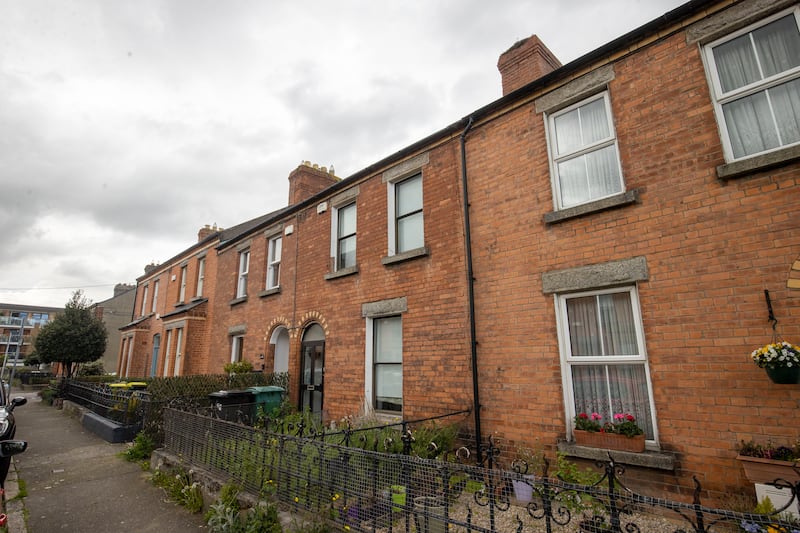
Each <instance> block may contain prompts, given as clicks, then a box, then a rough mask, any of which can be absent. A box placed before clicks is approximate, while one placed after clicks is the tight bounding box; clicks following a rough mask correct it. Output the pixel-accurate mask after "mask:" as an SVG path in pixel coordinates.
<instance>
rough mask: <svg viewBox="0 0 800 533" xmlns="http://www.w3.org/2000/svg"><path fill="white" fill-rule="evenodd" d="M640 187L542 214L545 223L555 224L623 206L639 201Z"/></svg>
mask: <svg viewBox="0 0 800 533" xmlns="http://www.w3.org/2000/svg"><path fill="white" fill-rule="evenodd" d="M641 190H642V189H641V188H638V189H631V190H630V191H625V192H623V193H621V194H616V195H614V196H609V197H608V198H603V199H602V200H596V201H594V202H589V203H587V204H582V205H577V206H575V207H567V208H566V209H559V210H558V211H551V212H549V213H545V214H544V223H545V224H556V223H558V222H563V221H565V220H570V219H572V218H576V217H582V216H584V215H590V214H592V213H597V212H599V211H605V210H606V209H613V208H616V207H623V206H626V205H630V204H635V203H637V202H639V196H640V193H641Z"/></svg>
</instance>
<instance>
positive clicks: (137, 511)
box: [9, 393, 207, 533]
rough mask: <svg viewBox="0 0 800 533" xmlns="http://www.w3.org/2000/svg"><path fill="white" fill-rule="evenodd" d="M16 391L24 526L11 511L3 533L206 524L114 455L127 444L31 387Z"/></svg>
mask: <svg viewBox="0 0 800 533" xmlns="http://www.w3.org/2000/svg"><path fill="white" fill-rule="evenodd" d="M14 395H17V396H18V395H20V394H14ZM21 395H24V396H26V397H27V398H28V403H27V404H26V405H23V406H21V407H18V408H17V409H16V410H15V411H14V416H15V417H16V420H17V434H16V438H17V439H22V440H27V441H28V449H27V451H25V452H24V453H22V454H20V455H17V456H15V457H14V468H12V472H13V471H14V470H16V476H17V478H18V479H19V480H20V482H21V483H24V487H25V490H26V491H27V496H25V497H24V498H23V499H22V506H23V507H24V509H25V510H26V511H27V515H28V517H27V524H23V525H24V529H23V530H20V529H18V528H17V527H18V526H17V525H16V524H18V523H19V520H17V517H14V520H15V527H14V528H9V533H20V531H25V533H50V532H55V531H60V532H76V533H83V532H87V531H90V532H100V531H109V532H112V531H113V532H126V531H136V532H151V531H152V532H156V531H158V532H163V531H172V532H183V531H197V530H204V529H207V528H206V525H205V522H204V520H203V515H202V513H200V514H192V513H190V512H188V511H187V510H186V509H184V508H183V507H180V506H179V505H176V504H174V503H172V502H170V501H169V500H168V499H167V497H166V494H165V493H164V491H163V490H162V489H160V488H158V487H155V486H154V485H153V484H152V483H150V481H149V479H148V478H149V473H148V472H145V471H143V470H142V468H141V467H140V465H139V464H137V463H131V462H128V461H125V460H124V459H122V458H120V457H119V453H120V452H122V451H124V450H125V448H126V446H127V445H126V444H110V443H108V442H106V441H104V440H103V439H101V438H100V437H98V436H96V435H95V434H93V433H91V432H90V431H88V430H86V429H84V427H83V426H82V425H81V422H80V419H79V418H78V417H74V416H70V415H69V414H67V412H66V411H64V410H60V409H56V408H54V407H50V406H48V405H46V404H44V403H42V401H41V399H40V398H39V397H38V396H37V395H36V394H35V393H22V394H21ZM9 518H10V519H11V518H12V517H11V516H9ZM10 522H11V520H10ZM9 525H11V524H9Z"/></svg>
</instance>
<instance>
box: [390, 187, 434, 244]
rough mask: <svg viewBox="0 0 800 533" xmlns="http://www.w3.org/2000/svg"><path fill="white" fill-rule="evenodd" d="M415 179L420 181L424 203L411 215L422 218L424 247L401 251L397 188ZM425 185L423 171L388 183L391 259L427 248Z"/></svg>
mask: <svg viewBox="0 0 800 533" xmlns="http://www.w3.org/2000/svg"><path fill="white" fill-rule="evenodd" d="M415 179H419V180H420V184H421V186H422V202H421V205H420V206H419V209H418V210H415V211H414V212H413V213H411V215H414V214H417V213H419V214H420V215H421V216H422V245H421V246H419V247H417V248H411V249H408V250H399V249H398V248H399V247H398V243H397V222H398V218H397V192H396V191H397V187H398V186H401V185H402V184H403V183H408V182H410V181H412V180H415ZM424 185H425V181H424V179H423V175H422V172H421V171H416V172H414V173H412V174H406V175H403V176H402V177H398V178H395V179H392V180H391V181H389V182H388V183H387V195H388V200H387V207H388V209H387V212H388V226H389V228H388V229H389V238H388V243H389V250H388V254H387V255H389V256H390V257H391V256H394V255H398V254H402V253H406V252H409V251H412V250H417V249H419V248H421V247H424V246H425V215H424V211H425V209H424V208H425V187H424ZM406 216H410V215H406Z"/></svg>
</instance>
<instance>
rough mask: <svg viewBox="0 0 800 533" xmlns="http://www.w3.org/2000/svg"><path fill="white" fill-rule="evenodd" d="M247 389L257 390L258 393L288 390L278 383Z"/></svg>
mask: <svg viewBox="0 0 800 533" xmlns="http://www.w3.org/2000/svg"><path fill="white" fill-rule="evenodd" d="M247 390H249V391H252V392H255V393H256V394H258V393H260V392H286V389H284V388H283V387H278V386H276V385H266V386H260V387H249V388H248V389H247Z"/></svg>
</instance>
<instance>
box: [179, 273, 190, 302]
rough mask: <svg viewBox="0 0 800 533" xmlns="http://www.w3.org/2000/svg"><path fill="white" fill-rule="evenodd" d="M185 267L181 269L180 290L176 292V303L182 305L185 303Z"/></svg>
mask: <svg viewBox="0 0 800 533" xmlns="http://www.w3.org/2000/svg"><path fill="white" fill-rule="evenodd" d="M187 270H188V269H187V266H186V265H183V266H182V267H181V284H180V289H179V291H178V302H180V303H183V302H185V301H186V276H187Z"/></svg>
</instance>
